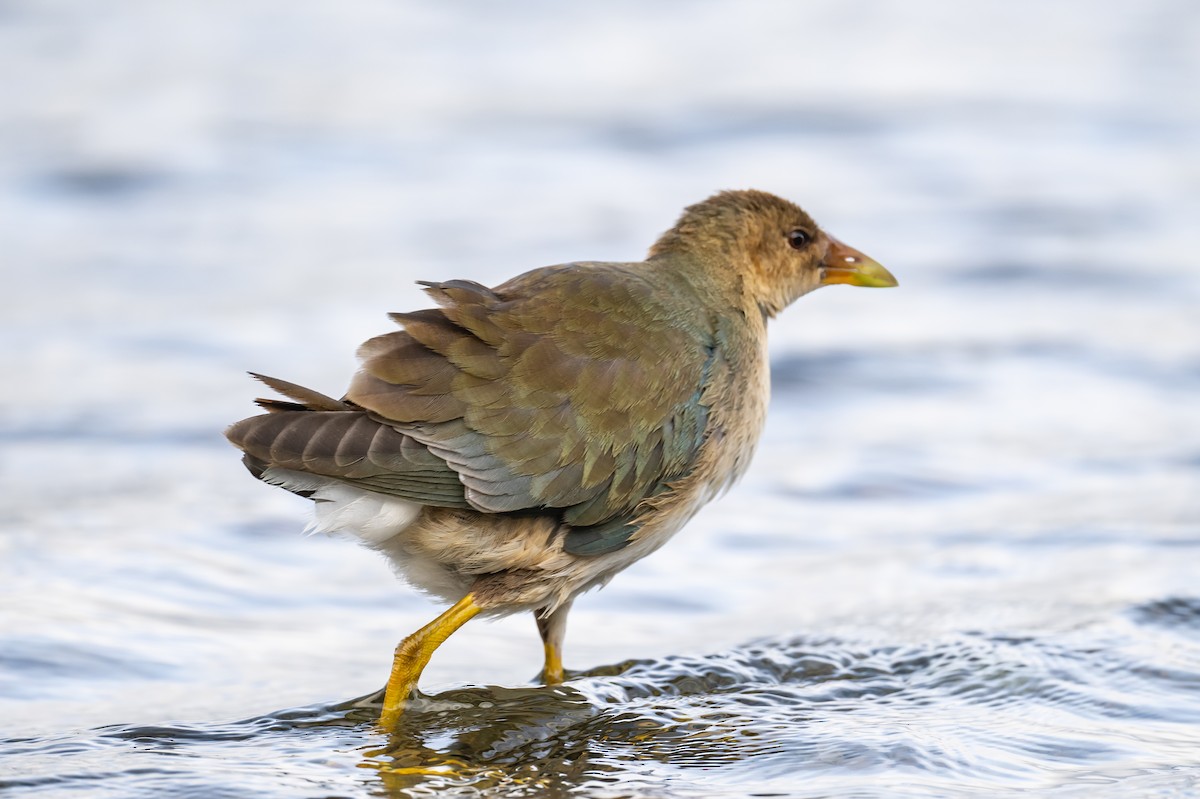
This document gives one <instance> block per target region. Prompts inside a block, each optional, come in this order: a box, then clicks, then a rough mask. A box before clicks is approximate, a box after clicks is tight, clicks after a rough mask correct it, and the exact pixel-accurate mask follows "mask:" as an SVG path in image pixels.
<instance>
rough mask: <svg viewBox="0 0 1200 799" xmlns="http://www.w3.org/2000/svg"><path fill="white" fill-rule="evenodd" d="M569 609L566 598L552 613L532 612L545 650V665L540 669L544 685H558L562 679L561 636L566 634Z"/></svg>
mask: <svg viewBox="0 0 1200 799" xmlns="http://www.w3.org/2000/svg"><path fill="white" fill-rule="evenodd" d="M570 610H571V601H570V600H567V601H566V602H564V603H563V604H561V605H559V606H558V607H557V608H555V609H554V612H553V613H550V614H547V615H542V613H541V612H540V611H536V610H535V611H534V612H533V618H534V619H536V620H537V626H538V632H539V633H541V634H542V645H543V647H545V650H546V665H545V667H544V668H543V669H542V682H544V683H545V684H546V685H558V684H559V683H560V682H562V681H563V664H562V648H563V638H565V637H566V634H567V613H569V612H570Z"/></svg>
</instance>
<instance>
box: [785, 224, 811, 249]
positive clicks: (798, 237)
mask: <svg viewBox="0 0 1200 799" xmlns="http://www.w3.org/2000/svg"><path fill="white" fill-rule="evenodd" d="M811 241H812V236H811V235H809V232H808V231H807V230H801V229H799V228H796V229H795V230H793V231H792V232H791V233H789V234H788V244H790V245H792V249H793V250H803V249H804V248H805V247H807V246H808V244H809V242H811Z"/></svg>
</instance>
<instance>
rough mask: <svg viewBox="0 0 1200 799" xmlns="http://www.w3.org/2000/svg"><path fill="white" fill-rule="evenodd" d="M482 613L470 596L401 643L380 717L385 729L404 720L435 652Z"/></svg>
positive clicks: (472, 596)
mask: <svg viewBox="0 0 1200 799" xmlns="http://www.w3.org/2000/svg"><path fill="white" fill-rule="evenodd" d="M481 610H483V608H482V607H481V606H480V605H479V604H478V603H477V602H476V601H475V595H474V594H467V595H466V596H464V597H463V598H462V599H460V600H458V602H455V603H454V605H452V606H451V607H450V608H449V609H448V610H447V611H446V612H445V613H443V614H442V615H440V616H438V617H437V618H436V619H434V620H433V621H431V622H430V623H429V624H426V625H425V626H424V627H422V628H421V629H419V630H417V631H416V632H415V633H413V634H412V635H410V636H408V637H407V638H405V639H404V640H403V641H401V642H400V645H399V646H397V647H396V656H395V658H394V659H393V660H392V674H391V677H389V678H388V684H387V690H386V691H385V692H384V695H383V715H382V716H380V718H379V723H380V724H382V725H383V726H384V727H393V726H395V724H396V722H397V721H399V720H400V714H401V713H402V712H403V710H404V703H405V701H406V700H407V699H408V698H409V696H411V695H412V692H413V689H414V688H416V687H417V680H418V679H420V677H421V672H422V671H424V670H425V666H427V665H428V664H429V658H430V657H432V656H433V651H434V650H435V649H437V648H438V647H439V646H441V645H442V643H443V642H444V641H445V640H446V639H447V638H449V637H450V636H451V635H452V634H453V633H454V631H455V630H457V629H458V628H459V627H462V626H463V625H464V624H466V623H467V622H468V621H470V620H471V619H473V618H474V617H475V615H476V614H478V613H479V611H481Z"/></svg>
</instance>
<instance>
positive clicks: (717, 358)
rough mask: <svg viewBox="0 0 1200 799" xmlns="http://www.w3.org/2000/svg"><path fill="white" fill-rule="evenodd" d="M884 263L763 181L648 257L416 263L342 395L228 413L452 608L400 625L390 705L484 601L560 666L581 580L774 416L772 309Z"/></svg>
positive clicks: (277, 474) (659, 537) (674, 514)
mask: <svg viewBox="0 0 1200 799" xmlns="http://www.w3.org/2000/svg"><path fill="white" fill-rule="evenodd" d="M834 284H847V285H852V286H866V287H888V286H896V285H897V281H896V278H895V277H893V276H892V274H891V273H890V272H888V270H887V269H885V268H884V267H883V266H882V265H880V264H879V263H878V262H876V261H875V260H873V259H871V258H869V257H868V256H866V255H864V254H863V253H862V252H860V251H858V250H856V249H854V248H852V247H850V246H848V245H846V244H843V243H842V242H841V241H839V240H838V239H836V238H834V237H833V236H832V235H830V234H829V233H826V232H825V231H823V230H822V229H821V228H820V227H818V225H817V224H816V222H814V221H813V219H812V218H811V217H810V216H809V215H808V214H807V213H806V212H805V211H804V210H802V209H801V208H800V207H799V206H797V205H795V204H793V203H792V202H789V201H788V200H785V199H782V198H780V197H778V196H775V195H773V194H769V193H767V192H763V191H758V190H753V189H748V190H736V191H722V192H719V193H717V194H714V195H713V196H711V197H709V198H708V199H706V200H704V201H702V202H699V203H696V204H694V205H691V206H688V207H687V208H685V209H684V211H683V213H682V214H681V216H680V217H679V218H678V221H677V222H676V223H675V224H674V226H672V227H671V228H670V229H669V230H667V231H666V232H665V233H663V234H662V235H661V236H660V237H659V238H658V240H657V241H656V242H655V243H654V244H653V246H652V247H651V248H650V250H649V254H648V255H647V257H646V258H645V260H643V261H639V262H629V263H610V262H596V261H576V262H571V263H564V264H559V265H555V266H546V267H541V268H536V269H533V270H531V271H528V272H525V273H523V274H520V275H518V276H516V277H514V278H512V279H510V280H508V281H507V282H504V283H501V284H500V285H497V286H494V287H492V288H488V287H486V286H484V285H481V284H480V283H476V282H473V281H470V280H447V281H443V282H430V281H419V285H421V286H423V288H424V291H425V292H426V293H427V294H428V295H429V297H431V298H432V300H433V304H434V305H435V307H432V308H426V309H423V310H417V311H411V312H406V313H393V314H390V316H391V319H392V320H393V321H394V322H396V323H398V325H399V329H396V330H392V331H391V332H387V333H383V334H382V335H379V336H376V337H374V338H372V339H370V340H368V341H367V342H366V343H364V344H363V345H362V346H361V347H360V348H359V349H358V357H359V360H360V368H359V370H358V371H357V373H355V374H354V375H353V377H352V379H351V380H350V383H349V388H348V389H347V390H346V392H345V394H344V395H343V396H342V397H341V398H340V399H335V398H333V397H330V396H327V395H325V394H322V393H320V392H318V391H315V390H313V389H309V388H305V387H303V386H300V385H297V384H294V383H290V382H287V381H284V380H280V379H277V378H273V377H267V376H265V375H261V374H257V373H253V372H251V373H250V374H251V375H252V376H253V377H255V378H257V379H258V380H260V381H261V382H262V383H264V384H265V385H266V386H268V387H269V388H271V389H272V390H274V391H275V392H277V393H278V394H280V395H282V397H284V398H285V399H259V400H257V401H256V402H257V404H258V405H259V406H260V407H261V409H262V410H264V411H265V413H262V414H259V415H257V416H252V417H250V418H248V419H244V420H242V421H240V422H237V423H235V424H233V425H232V426H230V427H229V428H228V429H227V430H226V436H227V437H228V439H229V440H230V442H232V443H233V444H234V445H235V446H236V447H238V448H239V449H240V450H242V452H243V462H244V464H245V466H246V467H247V468H248V469H249V471H250V473H251V474H252V475H253V476H254V477H256V478H258V479H259V480H261V481H263V482H265V483H268V484H271V485H274V486H279V487H281V488H284V489H286V490H288V491H290V492H292V493H294V494H298V495H300V496H302V497H306V498H308V499H310V500H312V501H313V508H314V519H313V523H312V525H310V526H311V527H312V528H313V529H315V530H316V531H320V532H342V533H348V534H350V535H352V536H356V537H357V538H359V539H360V540H361V541H362V542H364V543H365V544H366V545H368V546H369V547H372V548H374V549H376V550H378V551H379V552H381V553H383V554H384V555H385V556H386V557H387V558H388V559H389V560H390V561H391V563H392V565H393V568H394V569H395V570H396V571H397V572H398V574H399V576H401V577H402V578H403V579H405V580H406V581H407V582H408V583H410V584H411V585H412V586H414V587H416V588H417V589H419V590H421V591H423V592H425V593H427V594H429V595H431V596H433V597H434V598H437V599H440V600H442V601H444V602H446V603H447V604H449V608H448V609H447V610H446V611H445V612H443V613H442V614H441V615H440V616H438V617H437V618H436V619H434V620H433V621H432V622H430V623H429V624H428V625H426V626H425V627H422V628H421V629H420V630H417V631H416V632H414V633H413V634H411V635H409V636H408V637H406V638H404V639H403V640H402V641H401V642H400V644H399V645H398V646H397V647H396V650H395V654H394V656H393V660H392V668H391V672H390V675H389V678H388V682H387V687H386V689H385V690H384V698H383V708H382V712H381V715H380V723H381V724H382V725H384V726H385V727H386V726H394V725H395V724H396V723H398V721H399V720H400V718H401V715H402V713H403V712H404V709H405V707H406V705H407V704H408V703H409V701H410V700H411V699H412V698H413V697H414V696H418V695H419V694H418V693H417V691H416V689H417V681H418V679H419V677H420V676H421V673H422V671H423V670H424V668H425V667H426V665H427V664H428V663H429V661H430V658H431V657H432V655H433V653H434V651H435V650H436V649H437V648H438V646H440V645H441V644H442V643H443V642H444V641H445V640H446V639H447V638H448V637H449V636H450V635H451V634H453V633H454V632H455V631H456V630H458V629H459V628H460V627H461V626H462V625H463V624H465V623H466V622H467V621H469V620H470V619H472V618H474V617H475V616H478V615H481V614H482V615H483V616H485V617H486V616H492V617H499V616H505V615H509V614H513V613H517V612H523V611H526V612H532V613H533V615H534V618H535V620H536V624H537V629H538V631H539V633H540V635H541V639H542V643H543V649H544V653H543V654H544V665H543V669H542V672H541V680H542V682H544V683H545V684H548V685H553V684H557V683H560V682H562V681H563V680H564V676H565V672H564V668H563V660H562V651H563V643H564V638H565V634H566V625H567V615H568V613H569V612H570V610H571V607H572V603H573V602H574V600H575V598H576V597H577V596H578V595H579V594H581V593H583V592H585V591H587V590H589V589H592V588H597V587H600V586H603V585H605V584H606V583H608V581H609V580H610V579H612V577H613V576H614V575H615V574H617V573H618V572H620V571H621V570H622V569H624V568H626V567H628V566H629V565H630V564H632V563H634V562H636V561H638V560H640V559H641V558H643V557H645V556H647V555H649V554H650V553H652V552H654V551H655V550H657V549H658V548H659V547H661V546H662V545H663V544H665V543H666V542H667V541H668V540H669V539H670V538H671V537H672V536H674V535H675V534H676V533H677V532H678V531H679V530H680V529H681V528H682V527H683V526H684V525H685V524H686V523H687V522H688V521H689V520H690V519H691V518H692V517H693V515H694V514H695V513H696V512H697V511H698V510H700V508H701V507H702V506H703V505H705V504H706V503H708V502H709V501H710V500H712V499H713V498H715V497H716V496H717V495H719V494H721V493H722V492H723V491H724V490H725V489H727V488H728V487H729V486H730V485H731V484H732V483H734V482H735V481H736V480H737V479H738V478H740V477H741V476H742V475H743V473H744V472H745V471H746V468H747V466H748V464H749V463H750V459H751V455H752V454H753V452H754V449H755V446H756V443H757V441H758V438H759V435H760V433H761V431H762V428H763V424H764V421H765V418H766V412H767V401H768V395H769V391H770V389H769V364H768V358H767V349H766V341H767V322H768V321H769V320H770V319H772V318H773V317H775V316H776V315H777V314H779V313H780V312H781V311H782V310H783V309H784V308H785V307H787V306H788V305H790V304H791V303H792V302H793V301H795V300H796V299H798V298H799V297H801V296H803V295H804V294H807V293H809V292H811V291H813V290H814V289H817V288H819V287H821V286H828V285H834Z"/></svg>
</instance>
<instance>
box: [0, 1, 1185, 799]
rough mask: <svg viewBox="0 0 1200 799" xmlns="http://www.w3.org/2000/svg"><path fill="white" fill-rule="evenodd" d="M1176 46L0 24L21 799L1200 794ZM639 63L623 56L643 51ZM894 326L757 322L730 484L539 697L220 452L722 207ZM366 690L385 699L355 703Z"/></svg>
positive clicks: (12, 662)
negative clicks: (422, 330)
mask: <svg viewBox="0 0 1200 799" xmlns="http://www.w3.org/2000/svg"><path fill="white" fill-rule="evenodd" d="M1197 41H1200V12H1197V10H1195V9H1194V8H1193V6H1192V5H1191V4H1187V3H1181V2H1170V1H1169V0H1157V2H1146V3H1141V4H1138V6H1137V8H1136V9H1134V8H1133V7H1132V6H1131V5H1130V4H1127V3H1120V2H1101V3H1083V2H1081V1H1080V2H1064V3H1057V4H1050V5H1048V4H1041V3H1033V2H1015V3H1014V2H1003V3H1002V2H980V3H972V4H967V5H964V6H963V7H962V8H957V7H954V6H951V5H947V4H942V3H936V2H932V0H929V1H928V2H924V1H920V0H919V1H918V2H910V3H905V4H902V5H901V4H874V3H842V2H827V3H806V4H773V3H739V4H733V3H726V2H714V3H706V4H682V3H662V4H656V5H654V6H653V7H647V6H645V5H644V4H633V3H628V4H617V5H615V6H614V5H613V4H608V5H607V6H606V7H605V9H604V10H603V11H601V10H589V9H584V8H582V7H580V8H573V9H571V10H566V9H561V8H559V7H557V6H551V5H548V4H537V3H529V4H524V5H521V6H519V7H512V6H508V7H506V8H505V10H503V11H502V10H501V9H500V8H499V7H493V6H491V5H486V4H468V5H467V6H461V5H459V6H455V7H454V8H451V7H449V6H446V7H443V6H442V5H439V4H435V3H420V2H411V3H405V4H394V3H376V2H372V1H371V0H355V1H354V2H346V3H340V4H338V5H337V7H336V9H335V8H334V7H333V6H327V5H325V4H318V3H307V2H300V3H297V2H289V3H283V2H281V1H280V2H274V1H273V0H269V1H268V2H263V3H257V4H253V5H247V4H240V3H229V2H218V3H190V4H189V3H174V4H145V3H139V2H133V1H132V0H130V1H129V2H108V3H104V4H93V3H83V2H71V1H69V0H63V1H62V2H56V3H42V2H37V3H34V2H8V3H0V68H2V69H3V72H4V74H6V75H9V76H20V79H19V80H14V79H10V80H7V81H5V82H3V85H0V152H3V153H5V154H7V155H9V156H10V157H9V158H8V159H4V160H0V241H3V250H4V256H3V264H2V266H0V269H2V270H3V277H4V283H5V289H6V290H5V291H4V292H3V293H0V369H3V373H4V374H7V375H10V376H11V377H10V389H9V390H8V391H6V392H2V393H0V485H2V486H3V489H2V493H0V497H2V498H3V499H2V501H0V791H2V792H3V793H5V795H11V796H37V797H45V796H49V797H54V796H72V797H89V798H90V797H110V796H111V797H133V796H146V797H150V796H163V795H169V796H197V797H219V796H230V797H244V796H278V797H292V796H304V797H333V796H374V795H397V796H405V795H407V796H422V795H430V794H435V793H440V794H448V795H465V796H471V795H489V796H490V795H501V796H554V795H565V794H568V793H570V794H571V795H581V796H596V797H618V796H645V797H662V796H681V797H689V796H697V797H709V796H750V795H759V796H796V797H821V796H837V797H868V796H870V797H874V796H887V797H905V796H912V797H927V796H953V797H967V796H980V797H983V796H987V797H990V796H997V795H1005V794H1010V793H1011V794H1016V793H1022V794H1027V795H1028V794H1032V795H1039V796H1041V795H1049V796H1063V797H1069V796H1080V797H1085V796H1086V797H1128V796H1143V795H1146V796H1193V795H1196V796H1200V587H1198V586H1200V416H1198V414H1197V409H1200V312H1198V309H1200V256H1197V253H1200V227H1198V226H1197V225H1196V224H1195V220H1196V219H1197V218H1200V200H1198V196H1200V192H1198V191H1197V189H1198V188H1200V156H1198V152H1197V148H1198V145H1197V142H1200V101H1198V100H1197V96H1196V94H1195V88H1194V87H1195V85H1196V80H1197V78H1198V77H1200V48H1197V47H1195V42H1197ZM614 53H616V54H619V55H614ZM732 186H758V187H761V188H764V189H768V190H773V191H776V192H778V193H780V194H783V195H785V196H789V197H792V198H794V199H796V200H798V201H800V202H801V203H803V204H804V205H805V206H806V207H808V208H809V210H811V211H812V212H813V213H814V215H815V216H816V217H817V218H818V219H819V220H821V221H822V223H823V224H824V225H825V226H826V227H827V228H829V229H831V230H832V231H834V232H835V233H836V234H837V235H838V236H839V237H841V238H842V239H844V240H846V241H847V242H849V243H851V244H853V245H855V246H857V247H859V248H861V249H863V250H864V251H866V252H868V253H870V254H871V255H873V256H875V257H877V258H878V259H879V260H880V261H881V262H883V263H884V264H885V265H887V266H888V267H889V268H890V269H892V271H893V272H895V273H896V275H897V276H898V277H899V278H900V280H901V284H902V285H901V288H899V289H897V290H892V291H881V292H870V291H859V290H850V289H832V290H828V291H822V292H818V293H817V294H814V295H812V296H809V297H805V298H803V299H802V300H801V301H800V302H798V303H797V304H796V306H794V307H793V308H791V309H790V310H789V311H788V312H787V313H786V314H785V315H784V316H783V317H781V318H780V319H778V320H776V322H775V324H774V328H773V331H772V336H773V338H772V352H773V356H774V360H773V382H774V394H773V401H772V408H771V417H770V421H769V423H768V430H767V433H766V436H765V437H764V440H763V443H762V445H761V446H760V449H759V452H758V455H757V457H756V461H755V464H754V466H753V468H752V470H751V472H750V474H748V476H747V477H746V479H745V480H744V481H743V483H742V484H741V485H740V486H738V487H737V488H736V489H734V490H733V491H732V492H731V493H730V494H729V495H728V496H726V497H725V498H723V499H722V500H720V501H719V502H718V503H716V504H714V505H713V506H711V507H710V508H708V509H706V510H705V511H704V512H703V513H702V514H701V515H700V516H699V517H697V519H695V520H694V522H693V523H692V524H691V525H690V526H689V527H688V529H687V530H686V531H685V532H684V533H682V534H681V535H680V537H679V538H678V539H676V540H675V541H673V542H672V543H671V544H670V545H669V546H668V547H666V548H664V550H663V551H662V552H660V553H658V554H656V555H655V556H654V557H652V558H649V559H647V560H646V561H644V562H642V563H639V564H637V565H636V566H634V567H633V568H631V569H630V570H629V571H628V572H626V573H624V574H622V575H620V576H618V577H617V578H616V579H615V580H614V582H613V583H612V585H611V586H609V587H608V588H607V589H605V590H604V591H601V592H598V593H595V594H592V595H588V596H586V597H583V598H581V600H580V601H579V602H578V603H576V607H575V610H574V612H573V614H572V620H571V626H570V629H569V632H568V640H567V664H568V666H573V667H576V668H578V669H582V670H581V671H578V672H574V674H573V678H572V679H571V680H570V681H568V682H567V683H566V684H565V685H564V686H562V687H559V688H554V689H547V688H542V687H536V686H534V684H533V682H532V679H531V678H532V675H533V674H534V673H535V672H536V671H537V669H538V668H539V666H540V645H539V642H538V640H537V636H536V632H535V630H534V625H533V623H532V621H531V620H530V619H529V618H526V617H522V618H513V619H507V620H503V621H500V622H496V623H494V624H483V623H472V624H471V625H468V626H467V627H466V628H465V629H464V630H462V631H461V632H460V633H458V634H456V635H455V637H454V638H453V639H451V641H450V642H449V643H448V644H447V645H446V646H445V647H443V648H442V649H441V650H439V652H438V654H437V656H436V657H435V659H434V661H433V663H432V665H431V666H430V668H429V670H428V671H427V672H426V674H425V677H424V680H423V683H422V688H423V689H424V690H425V691H426V692H427V693H428V696H427V698H426V699H425V700H423V701H422V702H420V703H417V705H416V706H414V708H413V709H412V712H410V713H408V714H407V715H406V716H405V718H404V720H403V722H402V725H401V727H400V728H399V729H398V730H397V731H396V732H395V733H394V734H392V735H390V736H385V735H382V734H381V733H379V732H378V731H377V730H376V728H375V726H374V723H373V720H374V718H375V716H376V715H377V708H376V707H375V706H374V705H372V703H371V700H370V695H371V694H372V692H374V691H376V690H377V689H378V688H379V687H380V685H381V684H382V682H383V680H384V679H385V677H386V671H387V667H388V665H389V662H390V654H391V649H392V647H393V646H394V645H395V643H396V641H397V640H398V638H399V637H401V636H402V635H404V634H405V633H407V632H410V631H411V630H413V629H416V628H417V627H419V626H421V625H422V624H424V623H425V622H426V621H428V620H429V619H430V618H431V617H432V616H433V615H434V614H435V613H436V610H435V609H434V608H433V607H432V606H431V605H430V604H429V603H427V602H426V601H425V600H423V599H422V598H420V597H419V596H415V595H414V594H413V593H412V592H411V591H410V590H408V589H406V588H404V587H402V586H399V585H397V584H396V583H395V581H394V580H393V578H392V577H391V575H390V574H389V573H388V570H387V567H386V565H385V564H384V563H382V562H381V561H380V560H379V559H378V558H377V557H376V556H375V555H373V554H372V553H370V552H368V551H365V550H363V549H361V548H358V547H356V546H354V545H352V544H350V543H348V542H345V541H340V540H334V539H328V538H322V537H304V536H302V535H301V533H300V531H301V530H302V529H303V526H304V524H305V521H306V514H307V507H306V503H305V502H303V501H301V500H298V499H297V498H294V497H291V496H288V495H285V494H284V493H283V492H280V491H273V490H269V489H267V488H266V487H264V486H261V485H259V484H256V483H255V482H254V481H253V480H251V479H250V478H249V477H248V476H247V475H246V474H245V473H244V471H243V470H242V468H241V466H240V465H239V464H238V462H237V456H236V454H235V453H234V452H233V451H232V450H231V449H230V448H229V447H228V445H227V444H226V443H225V442H224V440H223V439H222V438H221V436H220V431H221V429H222V428H223V426H224V425H226V424H228V423H229V422H230V421H233V420H236V419H238V418H241V417H242V416H245V415H248V414H249V413H251V412H252V410H253V408H252V406H251V405H250V403H249V400H250V398H252V397H253V396H255V394H256V392H257V389H256V388H255V386H254V384H252V383H251V382H250V381H249V380H248V379H247V378H246V377H245V376H244V371H245V370H247V369H253V370H256V371H263V372H267V373H270V374H277V375H279V376H281V377H284V378H286V379H290V380H294V381H296V382H299V383H303V384H307V385H312V386H314V387H316V388H319V389H323V390H325V391H328V392H329V393H336V392H337V391H339V390H340V389H341V388H342V387H343V386H344V385H345V382H346V380H347V379H348V377H349V375H350V373H351V372H352V370H353V368H354V362H353V358H352V355H353V350H354V347H355V346H356V345H357V343H358V342H360V341H361V340H363V339H365V338H367V337H368V336H370V335H374V334H376V333H379V332H382V331H384V330H387V329H388V322H387V319H386V318H385V316H384V314H385V313H386V312H387V311H392V310H405V309H410V308H414V307H420V306H421V305H422V304H423V300H422V297H421V295H420V294H419V293H418V291H417V290H416V288H415V287H414V286H413V281H414V280H417V279H423V278H424V279H429V278H444V277H464V278H470V279H476V280H480V281H482V282H485V283H492V284H494V283H496V282H499V281H500V280H502V279H504V278H506V277H508V276H509V275H511V274H513V273H515V272H518V271H521V270H523V269H526V268H529V267H532V266H536V265H541V264H547V263H555V262H560V261H564V260H569V259H577V258H595V259H626V258H634V257H638V256H639V255H640V254H641V253H642V252H643V251H644V249H645V247H646V245H647V244H648V243H649V242H650V241H651V240H653V238H654V236H655V235H657V233H658V232H660V231H661V230H662V229H663V228H665V227H666V226H667V225H669V224H670V223H671V221H672V220H673V218H674V215H675V214H676V213H677V212H678V209H679V208H680V207H682V206H683V205H685V204H687V203H689V202H693V201H695V200H698V199H700V198H702V197H704V196H705V195H706V194H708V193H710V192H711V191H712V190H714V189H716V188H720V187H732ZM356 696H363V697H366V698H365V699H363V700H361V701H356V700H352V699H350V697H356Z"/></svg>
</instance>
